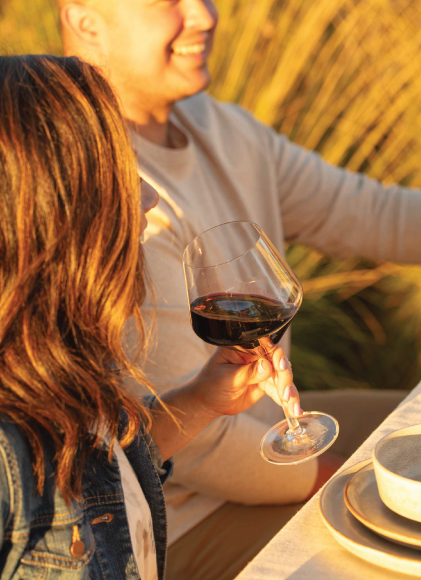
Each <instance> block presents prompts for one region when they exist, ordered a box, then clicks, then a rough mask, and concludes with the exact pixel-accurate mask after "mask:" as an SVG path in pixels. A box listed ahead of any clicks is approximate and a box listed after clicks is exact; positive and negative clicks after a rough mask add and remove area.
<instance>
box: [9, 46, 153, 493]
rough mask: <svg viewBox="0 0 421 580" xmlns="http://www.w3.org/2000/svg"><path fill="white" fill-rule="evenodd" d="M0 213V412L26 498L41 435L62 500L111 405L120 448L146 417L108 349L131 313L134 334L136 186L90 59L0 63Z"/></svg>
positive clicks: (138, 266)
mask: <svg viewBox="0 0 421 580" xmlns="http://www.w3.org/2000/svg"><path fill="white" fill-rule="evenodd" d="M0 215H1V219H0V413H1V414H2V417H3V419H5V420H9V421H12V422H13V423H15V424H16V425H17V426H18V427H19V429H20V430H21V431H22V432H23V434H24V435H25V436H26V438H27V440H28V442H29V444H30V446H31V449H32V454H33V469H34V473H35V476H36V478H37V488H38V492H39V493H41V492H42V490H43V485H44V478H45V474H44V471H45V462H44V442H45V440H46V439H45V438H47V439H49V440H52V441H53V443H54V449H55V469H56V473H55V475H56V484H57V486H58V488H59V490H60V492H61V493H62V495H63V497H64V498H65V499H66V501H70V500H71V499H75V498H79V497H80V496H81V491H82V471H83V465H84V463H85V461H86V459H87V457H88V455H89V453H90V452H91V451H92V449H93V448H95V447H96V446H98V445H100V443H101V441H102V437H103V435H104V429H105V428H106V430H107V433H108V434H109V437H110V438H111V446H110V457H111V453H112V445H113V443H114V442H115V440H116V438H117V437H118V424H119V419H120V413H121V411H122V410H125V411H126V413H127V416H128V427H127V429H126V431H125V433H124V434H123V437H122V438H121V441H120V443H121V445H122V446H123V447H124V446H126V445H128V444H129V443H130V442H131V441H132V440H133V439H134V437H135V436H136V434H137V433H138V431H139V429H140V427H141V426H142V421H143V422H145V421H146V423H147V422H148V414H147V412H146V411H145V410H144V408H143V407H142V405H141V403H140V402H139V401H138V400H136V399H135V398H134V397H132V396H131V395H129V394H128V393H127V392H125V391H124V390H123V389H122V388H121V386H120V385H121V379H122V377H124V375H125V374H132V375H134V376H135V377H136V378H137V379H138V380H141V379H142V377H141V376H140V374H139V372H138V371H137V370H136V368H135V367H133V365H132V363H131V361H129V360H128V358H127V356H126V355H125V353H124V350H123V348H122V345H121V332H122V329H123V326H124V324H125V322H126V320H127V319H128V318H129V317H130V316H131V315H134V317H135V319H136V321H137V323H138V327H139V334H140V337H141V343H142V341H143V340H144V338H145V335H144V330H143V325H142V320H141V316H140V312H139V307H140V305H141V303H142V301H143V299H144V296H145V285H144V277H143V254H142V252H141V251H139V234H140V198H139V180H138V176H137V171H136V163H135V158H134V153H133V150H132V148H131V145H130V140H129V137H128V134H127V132H126V129H125V126H124V122H123V120H122V116H121V114H120V110H119V107H118V104H117V102H116V100H115V98H114V96H113V93H112V91H111V89H110V87H109V85H108V84H107V82H106V81H105V80H104V79H103V78H102V76H101V75H100V74H99V73H98V72H97V71H96V70H95V69H94V68H93V67H91V66H90V65H88V64H85V63H83V62H81V61H80V60H78V59H77V58H55V57H51V56H34V55H28V56H13V57H0ZM116 370H118V371H120V372H119V373H118V372H116ZM143 382H144V384H145V385H146V386H147V387H148V386H149V385H148V384H147V383H146V381H143ZM142 415H143V418H142ZM89 433H91V434H92V435H89Z"/></svg>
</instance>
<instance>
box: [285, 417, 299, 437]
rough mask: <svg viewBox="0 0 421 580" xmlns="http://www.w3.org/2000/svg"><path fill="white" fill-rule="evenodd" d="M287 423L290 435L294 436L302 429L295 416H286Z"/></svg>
mask: <svg viewBox="0 0 421 580" xmlns="http://www.w3.org/2000/svg"><path fill="white" fill-rule="evenodd" d="M287 423H288V427H289V429H288V435H289V436H290V437H296V436H297V435H300V434H301V433H302V431H303V430H302V429H301V426H300V424H299V422H298V421H297V419H296V418H295V417H287Z"/></svg>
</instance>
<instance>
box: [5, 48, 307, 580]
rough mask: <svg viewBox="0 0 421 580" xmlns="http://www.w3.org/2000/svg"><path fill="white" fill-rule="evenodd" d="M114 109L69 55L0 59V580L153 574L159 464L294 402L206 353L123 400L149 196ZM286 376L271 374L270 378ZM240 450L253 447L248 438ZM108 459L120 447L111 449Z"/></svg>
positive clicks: (278, 360)
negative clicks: (217, 428) (175, 377)
mask: <svg viewBox="0 0 421 580" xmlns="http://www.w3.org/2000/svg"><path fill="white" fill-rule="evenodd" d="M141 189H142V193H141V201H142V203H141V208H142V209H141V210H140V204H139V184H138V177H137V173H136V165H135V161H134V156H133V152H132V150H131V146H130V142H129V139H128V136H127V134H126V131H125V127H124V123H123V121H122V118H121V115H120V112H119V109H118V105H117V103H116V101H115V99H114V97H113V94H112V92H111V90H110V88H109V86H108V85H107V83H106V82H105V81H104V80H103V78H102V77H101V76H100V75H99V74H98V72H96V71H95V69H93V68H91V67H90V66H88V65H86V64H84V63H82V62H80V61H79V60H77V59H75V58H70V59H69V58H67V59H59V58H54V57H47V56H26V57H0V209H1V215H2V219H1V221H0V413H1V415H0V570H1V579H6V578H25V579H27V578H42V579H46V578H51V579H52V578H59V577H61V578H75V579H78V578H90V579H96V578H105V577H107V578H113V579H114V578H115V579H120V578H139V576H140V577H141V578H142V580H155V579H156V578H158V579H162V578H164V573H165V572H164V571H165V550H166V521H165V505H164V498H163V494H162V483H163V482H164V481H165V480H166V478H167V477H168V476H169V475H170V472H171V469H172V461H171V460H170V457H171V456H172V455H173V454H174V453H176V451H177V450H178V449H180V448H181V447H182V446H183V445H184V444H186V443H187V442H188V441H189V440H190V439H191V438H192V437H194V436H195V434H197V433H198V432H199V431H200V430H201V429H203V428H204V427H206V426H207V425H208V424H209V423H210V422H211V421H212V420H214V419H215V418H217V417H219V416H221V415H223V414H236V413H239V412H241V411H243V410H246V409H247V408H248V407H250V406H251V405H253V404H254V403H255V402H256V401H257V400H258V399H259V398H260V397H262V396H263V394H264V392H268V393H269V394H270V395H271V396H272V397H273V398H274V399H275V400H276V401H277V402H280V398H281V397H282V396H283V393H284V391H285V389H286V388H287V387H288V386H291V387H292V396H291V397H290V399H289V408H290V412H291V414H293V413H294V410H295V412H296V413H297V412H299V410H297V406H298V403H299V399H298V395H297V392H296V390H295V387H293V384H292V376H291V372H290V367H289V365H288V364H287V361H286V359H285V358H284V357H283V353H282V350H281V349H279V348H277V349H275V350H274V352H273V356H272V359H271V361H268V360H260V361H257V360H255V357H253V356H252V355H244V354H242V355H240V354H239V353H236V352H234V351H230V350H224V349H220V350H218V351H217V352H216V354H215V355H214V356H213V357H212V359H211V360H210V361H209V362H208V364H207V365H206V366H205V368H204V369H203V370H202V371H201V373H200V374H199V375H198V377H196V378H195V379H194V380H192V381H191V382H190V383H189V384H188V385H185V386H184V387H182V388H180V389H177V390H174V391H171V392H169V393H167V394H166V395H165V396H163V397H162V399H158V398H156V397H155V396H153V394H152V395H149V396H147V397H145V398H144V399H143V400H141V401H139V400H137V399H136V398H134V396H132V395H130V394H129V393H128V392H126V391H125V390H124V388H123V387H122V380H123V379H124V378H125V377H130V376H131V377H134V378H135V379H137V380H138V381H141V382H143V384H144V385H145V387H146V388H149V389H150V391H151V392H152V390H151V387H150V385H148V383H147V381H146V380H145V379H144V377H143V376H142V375H141V374H140V373H139V371H138V370H137V368H136V367H135V366H133V364H132V362H131V361H129V360H128V358H127V357H126V355H125V353H124V351H123V348H122V345H121V331H122V329H123V326H124V324H125V321H126V320H127V319H128V317H130V316H132V317H134V319H135V320H136V322H137V324H138V326H139V331H140V335H141V336H142V337H144V333H143V327H142V320H141V316H140V311H139V307H140V305H141V303H142V301H143V298H144V295H145V284H144V277H143V269H144V264H143V254H142V252H141V251H139V243H138V240H139V236H140V235H141V233H142V232H143V230H144V228H145V226H146V220H145V213H146V212H147V211H148V210H149V209H150V208H151V207H153V206H154V205H156V202H157V199H156V198H157V195H156V193H155V192H154V191H153V190H151V189H150V188H148V187H147V186H146V184H142V187H141ZM282 369H286V370H282ZM257 444H258V442H256V445H257ZM123 449H124V451H123Z"/></svg>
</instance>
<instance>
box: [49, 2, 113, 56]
mask: <svg viewBox="0 0 421 580" xmlns="http://www.w3.org/2000/svg"><path fill="white" fill-rule="evenodd" d="M60 20H61V25H62V27H63V30H64V32H65V34H67V35H70V36H73V38H75V39H77V41H78V42H79V43H82V44H83V45H84V46H85V47H86V48H87V49H90V50H92V49H98V48H100V47H102V41H103V38H102V34H103V32H104V21H103V18H102V16H101V15H100V14H99V13H98V12H97V11H96V10H94V9H93V8H90V7H89V6H86V5H85V4H82V3H79V2H68V3H66V4H65V5H64V6H63V7H62V9H61V10H60Z"/></svg>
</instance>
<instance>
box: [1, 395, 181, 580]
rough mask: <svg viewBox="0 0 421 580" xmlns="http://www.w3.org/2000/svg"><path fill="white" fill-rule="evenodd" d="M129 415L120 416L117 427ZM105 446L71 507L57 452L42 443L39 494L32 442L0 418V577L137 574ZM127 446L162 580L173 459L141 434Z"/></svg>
mask: <svg viewBox="0 0 421 580" xmlns="http://www.w3.org/2000/svg"><path fill="white" fill-rule="evenodd" d="M148 403H149V404H150V401H148ZM125 421H126V420H125V417H124V416H122V418H121V422H120V432H122V430H123V429H124V426H125ZM107 453H108V451H107V449H106V446H105V445H104V447H103V448H102V449H99V450H96V451H95V452H94V453H93V454H92V455H91V456H90V458H89V460H88V461H87V462H86V464H85V468H84V472H83V478H82V484H83V501H81V502H76V501H74V502H72V504H71V505H70V506H68V505H67V504H66V503H65V502H64V500H63V498H62V496H61V495H60V493H59V492H58V490H57V489H56V487H55V485H54V478H53V464H52V456H53V454H52V451H51V450H48V449H45V460H46V477H45V486H44V492H43V495H42V496H40V495H37V493H36V480H35V478H34V476H33V470H32V465H31V456H30V452H29V446H28V443H27V441H26V440H25V439H24V437H23V436H22V435H21V433H20V431H19V430H18V428H17V427H16V426H15V425H14V424H12V423H8V422H7V420H6V419H3V420H1V419H0V579H1V580H9V579H13V580H17V579H19V580H21V579H22V580H32V579H34V580H35V579H36V580H59V579H60V580H62V579H66V580H81V579H89V580H99V579H101V580H102V579H110V580H123V579H124V580H139V578H140V576H139V572H138V569H137V565H136V562H135V558H134V554H133V550H132V544H131V540H130V532H129V526H128V522H127V515H126V508H125V503H124V496H123V489H122V484H121V478H120V471H119V468H118V463H117V459H116V457H115V456H114V457H113V460H112V462H111V463H110V462H109V461H108V457H107ZM125 453H126V456H127V458H128V460H129V461H130V463H131V465H132V467H133V469H134V471H135V473H136V476H137V478H138V480H139V483H140V486H141V488H142V490H143V493H144V494H145V497H146V500H147V502H148V504H149V507H150V510H151V514H152V522H153V530H154V536H155V543H156V554H157V562H158V579H159V580H163V579H164V577H165V553H166V542H167V525H166V523H167V522H166V511H165V502H164V495H163V491H162V484H163V483H164V482H165V480H166V479H167V478H168V477H169V475H170V474H171V472H172V462H171V461H167V462H165V463H164V464H163V465H162V460H161V461H160V462H159V460H160V455H159V450H158V449H157V447H156V446H155V445H154V443H153V442H152V441H150V442H149V445H148V444H147V442H146V440H145V437H144V436H143V435H140V437H139V438H136V439H135V440H134V441H133V442H132V444H131V445H130V446H129V447H128V448H127V449H125ZM159 463H161V465H159ZM155 465H156V467H155ZM158 471H159V473H160V475H159V474H158ZM140 580H142V579H140Z"/></svg>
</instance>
